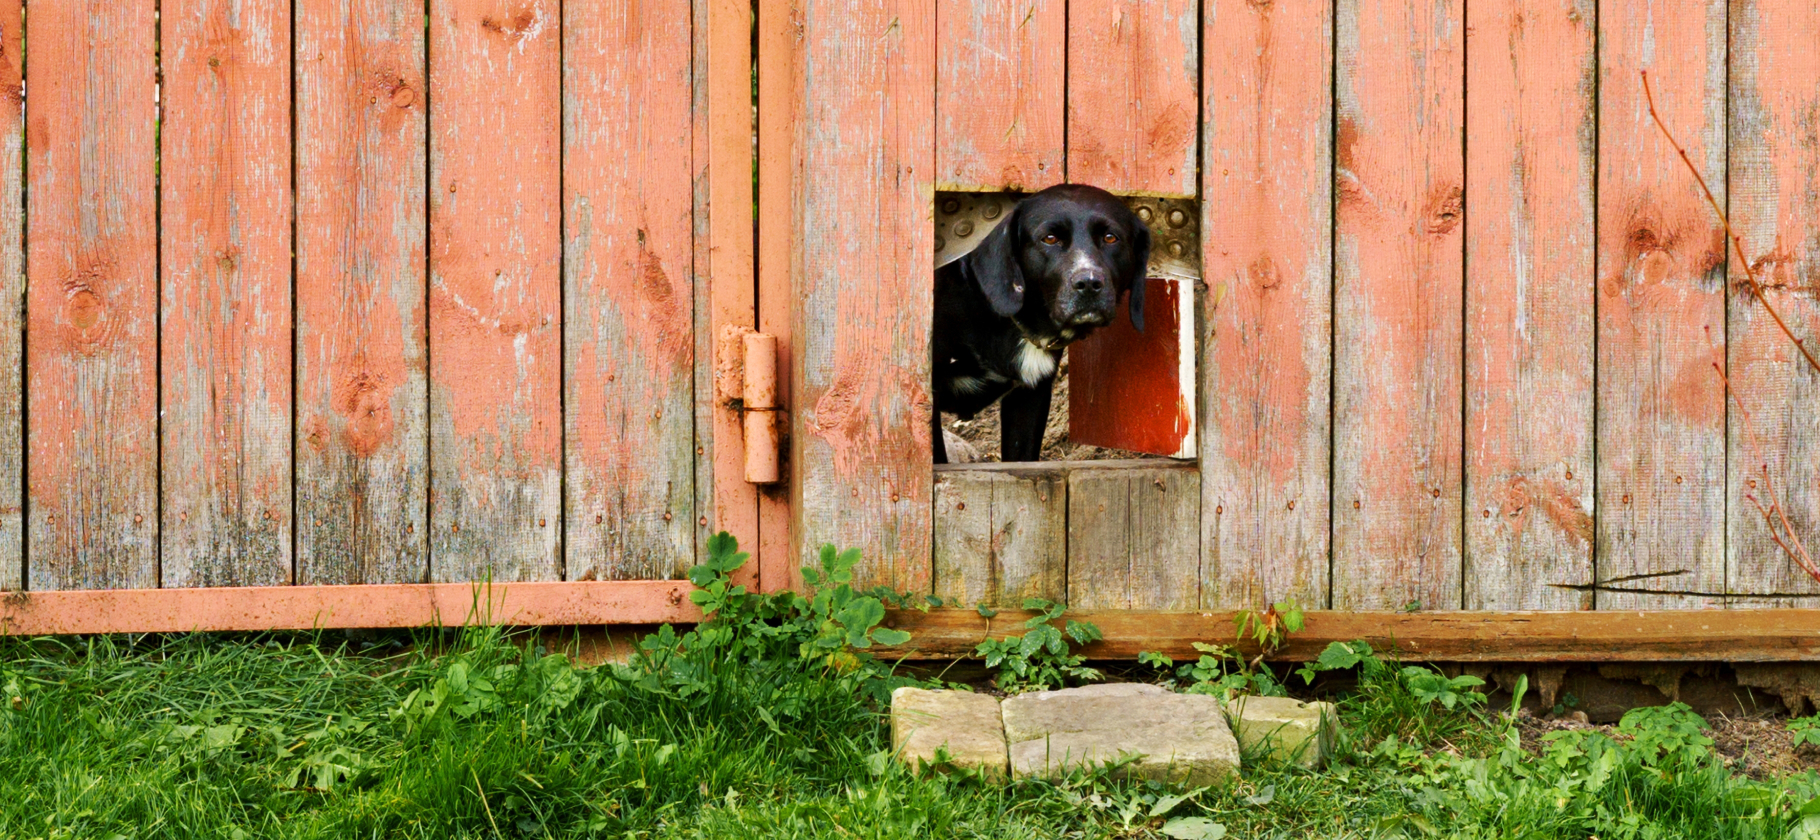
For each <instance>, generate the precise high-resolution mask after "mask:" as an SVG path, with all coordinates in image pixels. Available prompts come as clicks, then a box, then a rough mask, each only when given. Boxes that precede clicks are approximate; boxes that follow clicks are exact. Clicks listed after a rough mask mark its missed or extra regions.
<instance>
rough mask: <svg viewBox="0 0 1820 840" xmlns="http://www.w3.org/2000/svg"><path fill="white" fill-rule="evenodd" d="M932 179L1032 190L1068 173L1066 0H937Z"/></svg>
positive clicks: (958, 186)
mask: <svg viewBox="0 0 1820 840" xmlns="http://www.w3.org/2000/svg"><path fill="white" fill-rule="evenodd" d="M936 25H937V29H938V31H937V32H936V58H937V60H938V61H939V64H938V66H937V68H936V81H935V95H936V100H935V167H936V173H935V183H936V187H937V189H943V190H1012V191H1023V192H1034V191H1036V190H1040V189H1042V188H1044V187H1047V186H1049V185H1051V184H1056V183H1060V182H1061V180H1062V175H1063V172H1062V165H1063V148H1062V143H1063V136H1062V128H1063V125H1062V123H1063V117H1064V111H1065V110H1066V102H1065V100H1064V97H1065V96H1066V93H1067V78H1066V77H1067V67H1066V59H1067V54H1066V52H1065V51H1064V50H1063V45H1065V44H1066V43H1067V35H1068V28H1067V25H1068V9H1067V5H1066V3H1065V2H1064V0H1023V2H1017V3H977V2H973V0H937V2H936Z"/></svg>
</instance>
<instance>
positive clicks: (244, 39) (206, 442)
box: [158, 0, 292, 587]
mask: <svg viewBox="0 0 1820 840" xmlns="http://www.w3.org/2000/svg"><path fill="white" fill-rule="evenodd" d="M289 12H290V10H289V9H287V8H284V7H281V6H279V5H278V4H271V3H268V4H255V5H251V6H246V7H244V8H243V7H241V6H240V5H239V4H237V3H230V2H227V0H166V2H164V3H163V4H162V5H161V6H160V14H159V26H160V35H159V38H160V55H161V59H162V64H161V68H162V77H163V80H164V83H163V87H162V94H161V101H162V104H163V108H164V111H163V117H162V121H161V128H160V135H159V144H160V147H161V155H160V160H161V162H162V163H161V166H160V170H159V172H160V178H159V188H160V192H161V195H160V197H159V198H160V208H161V210H160V217H159V237H160V242H161V247H162V249H163V250H162V253H161V259H160V274H161V277H160V287H161V289H160V293H161V295H162V297H163V304H162V305H163V309H162V315H161V319H162V320H161V322H160V325H159V327H160V332H159V336H160V337H159V343H158V346H159V353H160V358H161V361H162V370H161V373H160V376H161V378H162V385H163V389H162V396H161V405H160V414H161V418H162V422H161V425H160V429H161V435H162V437H163V446H162V448H161V450H160V452H161V454H162V457H161V462H162V464H161V468H162V470H163V478H162V480H161V482H160V487H161V488H162V489H163V522H162V524H161V525H160V532H161V533H162V535H163V547H162V550H161V551H160V557H161V558H162V563H161V564H160V569H161V575H160V577H161V580H160V584H161V585H162V586H165V587H178V586H245V585H255V586H271V585H275V584H285V583H290V582H291V350H292V348H291V340H292V339H291V51H290V45H291V20H290V14H289Z"/></svg>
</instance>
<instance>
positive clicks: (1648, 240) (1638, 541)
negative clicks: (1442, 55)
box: [1594, 0, 1727, 609]
mask: <svg viewBox="0 0 1820 840" xmlns="http://www.w3.org/2000/svg"><path fill="white" fill-rule="evenodd" d="M1725 19H1726V10H1725V3H1724V2H1722V0H1702V2H1685V3H1668V4H1663V3H1654V2H1650V0H1618V1H1617V2H1608V3H1603V4H1601V5H1600V7H1599V51H1600V55H1599V68H1600V82H1599V192H1598V196H1599V257H1598V259H1599V262H1598V266H1599V276H1598V284H1599V286H1598V288H1599V291H1598V312H1599V349H1598V354H1599V355H1598V359H1599V370H1598V389H1599V393H1598V412H1599V416H1598V439H1599V477H1598V500H1597V504H1598V509H1597V514H1596V519H1597V521H1598V542H1597V546H1596V548H1595V551H1594V556H1596V557H1597V558H1598V560H1597V563H1598V579H1599V581H1600V582H1606V581H1622V580H1623V579H1625V578H1631V577H1634V576H1637V575H1653V576H1654V577H1650V578H1648V579H1647V580H1646V581H1641V582H1631V583H1630V584H1629V585H1637V583H1645V584H1647V585H1648V586H1649V587H1651V588H1653V589H1657V590H1663V591H1676V590H1679V591H1692V592H1708V593H1714V592H1719V591H1722V589H1723V587H1724V586H1725V504H1726V500H1725V468H1726V467H1725V421H1726V411H1727V407H1726V403H1725V384H1724V381H1723V379H1722V378H1721V376H1720V373H1719V371H1718V369H1717V368H1716V367H1715V365H1721V364H1723V363H1724V361H1725V299H1724V297H1723V295H1722V291H1723V288H1724V284H1725V253H1724V251H1723V250H1722V249H1723V248H1724V246H1725V243H1724V236H1723V233H1722V232H1721V229H1720V226H1719V223H1718V221H1717V220H1716V219H1715V218H1714V217H1713V213H1712V210H1711V209H1710V208H1709V207H1708V206H1707V203H1706V200H1705V199H1704V198H1702V196H1701V193H1700V188H1699V186H1698V185H1697V184H1696V183H1695V182H1694V178H1693V175H1692V173H1690V172H1688V171H1687V168H1686V167H1685V166H1684V165H1683V164H1682V162H1681V160H1680V158H1679V157H1678V156H1677V155H1676V154H1675V150H1674V147H1673V146H1671V145H1670V144H1669V143H1668V141H1667V140H1666V139H1664V138H1663V137H1662V134H1661V133H1660V132H1659V131H1658V130H1657V128H1656V125H1655V123H1654V122H1653V121H1652V120H1651V119H1650V116H1649V110H1648V108H1647V106H1646V103H1645V100H1644V95H1643V84H1642V79H1641V77H1640V75H1639V72H1640V71H1648V72H1649V81H1650V84H1651V86H1652V87H1653V88H1654V90H1655V96H1656V109H1657V111H1658V112H1659V113H1660V115H1661V117H1662V119H1663V121H1664V122H1666V123H1667V124H1668V126H1669V128H1670V129H1671V130H1673V131H1674V132H1675V137H1676V139H1677V140H1679V141H1680V143H1681V145H1682V146H1683V147H1684V148H1686V149H1687V152H1688V155H1689V156H1690V157H1691V158H1692V159H1693V162H1694V165H1695V166H1698V167H1700V169H1701V170H1702V172H1701V174H1702V175H1704V176H1705V178H1706V183H1707V184H1708V185H1709V186H1710V187H1711V188H1712V190H1713V192H1714V194H1715V195H1716V196H1717V198H1718V200H1719V201H1720V202H1721V206H1724V205H1723V202H1724V201H1725V168H1726V167H1725V102H1724V99H1725V73H1724V72H1723V69H1722V65H1723V64H1724V62H1725V44H1726V31H1725ZM1596 597H1597V604H1598V606H1599V607H1600V608H1602V609H1604V608H1611V609H1651V608H1663V607H1691V606H1698V605H1708V604H1716V603H1719V600H1718V599H1716V598H1709V597H1697V596H1676V595H1642V594H1631V593H1616V592H1600V593H1598V595H1597V596H1596Z"/></svg>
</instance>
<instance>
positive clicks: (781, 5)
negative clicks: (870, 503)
mask: <svg viewBox="0 0 1820 840" xmlns="http://www.w3.org/2000/svg"><path fill="white" fill-rule="evenodd" d="M757 3H758V37H757V39H756V41H757V44H756V49H757V50H758V55H757V56H756V62H757V67H758V108H757V111H758V113H757V114H756V119H757V120H758V148H757V152H758V208H757V212H758V218H757V219H756V220H755V224H754V226H753V227H754V230H755V233H756V234H757V239H758V241H757V243H756V244H755V246H754V249H755V250H756V251H757V257H758V266H757V271H758V277H757V278H756V279H757V284H756V285H757V297H758V301H757V308H758V330H759V332H762V333H766V334H769V335H772V336H775V337H776V338H777V352H778V354H779V359H780V360H789V362H788V363H784V362H782V361H780V364H778V366H777V393H778V396H779V398H780V399H781V400H782V408H783V409H784V411H785V412H789V411H790V410H791V407H792V406H795V405H801V404H802V403H800V402H799V401H798V399H797V398H798V394H797V391H796V387H795V376H794V373H795V371H794V368H795V365H794V360H795V359H796V356H797V352H796V350H795V343H796V342H795V338H794V332H793V330H794V329H795V319H796V307H795V301H796V274H795V269H794V267H793V266H794V261H795V252H796V230H797V228H796V226H795V217H796V213H797V210H798V205H797V203H796V202H797V196H798V195H799V187H798V186H797V178H798V177H799V175H800V174H801V172H802V160H803V158H802V155H803V137H802V135H801V132H800V129H801V128H802V120H801V119H800V116H801V114H802V113H803V110H804V109H805V108H806V107H807V102H806V100H805V97H804V95H803V84H804V79H805V77H804V73H803V50H802V49H801V44H800V40H801V39H800V36H801V35H802V32H803V28H802V27H803V24H804V20H803V14H802V10H801V9H800V8H799V6H798V3H797V2H796V0H757ZM930 244H932V245H933V244H934V243H933V242H931V243H930ZM717 335H718V332H717ZM786 416H789V415H788V414H786ZM792 448H793V449H794V447H792ZM793 464H794V458H789V459H788V460H786V461H785V462H784V469H786V470H789V469H791V467H792V466H793ZM796 497H797V486H796V482H795V481H794V479H793V478H792V477H791V476H789V475H785V476H784V481H783V482H782V483H779V484H773V485H769V486H766V487H763V488H760V489H759V491H758V540H757V548H758V551H757V554H756V555H755V558H754V559H755V560H756V561H757V566H758V569H759V586H760V588H761V589H763V590H764V591H767V592H774V591H777V590H779V589H783V588H785V587H788V586H791V585H793V584H794V583H796V582H797V575H798V569H799V568H800V567H801V565H802V560H803V558H802V557H801V556H799V555H798V554H797V552H796V549H795V547H794V540H793V539H792V535H793V534H794V532H795V530H796V529H795V527H794V526H795V519H796V514H795V511H794V510H793V509H792V508H793V505H794V503H795V499H796Z"/></svg>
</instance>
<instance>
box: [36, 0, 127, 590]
mask: <svg viewBox="0 0 1820 840" xmlns="http://www.w3.org/2000/svg"><path fill="white" fill-rule="evenodd" d="M155 9H156V4H155V3H153V2H151V0H132V1H131V2H120V0H91V2H69V3H44V4H39V5H36V6H34V7H33V8H32V25H31V33H30V36H29V38H28V43H27V46H28V49H30V50H31V53H32V55H34V56H36V60H34V61H32V62H31V63H30V65H29V66H28V67H27V68H26V75H27V83H28V86H29V87H30V89H31V91H32V107H31V110H30V111H29V112H28V113H27V114H26V144H27V149H28V155H29V156H30V160H31V169H30V172H29V173H28V176H29V182H28V185H27V190H28V193H27V198H26V207H27V212H28V214H29V215H28V218H27V227H28V229H29V230H30V231H31V234H32V235H31V238H30V240H29V241H28V242H27V253H26V260H27V262H26V266H27V321H26V376H27V385H26V388H27V390H28V392H29V396H28V400H29V401H30V404H31V411H30V415H29V418H28V423H29V424H30V425H29V427H28V429H27V431H26V434H27V445H28V446H29V447H30V449H29V452H28V455H27V459H26V465H27V470H28V474H27V487H28V488H29V491H28V492H29V493H30V501H29V505H30V510H31V515H30V517H29V521H28V524H27V526H26V527H27V529H28V543H29V546H30V551H31V556H30V557H29V558H28V567H27V570H28V571H27V574H28V579H27V581H26V583H27V585H28V586H30V587H31V588H32V589H78V588H113V587H134V588H148V587H154V586H157V585H158V417H157V411H158V388H157V384H156V383H157V372H158V335H157V326H158V325H157V323H156V317H157V311H158V270H157V265H158V263H157V254H158V239H157V229H158V228H157V199H158V196H157V190H156V181H155V178H156V173H157V170H156V168H155V167H156V161H155V158H154V156H155V154H156V152H157V147H156V145H155V144H154V143H153V142H152V138H153V137H155V136H156V134H155V132H156V130H157V107H156V102H155V100H154V98H153V92H154V86H155V85H156V80H157V77H156V73H157V63H156V53H155V45H154V40H155V39H156V37H157V34H158V32H157V24H156V22H155V19H154V17H153V14H154V11H155Z"/></svg>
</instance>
